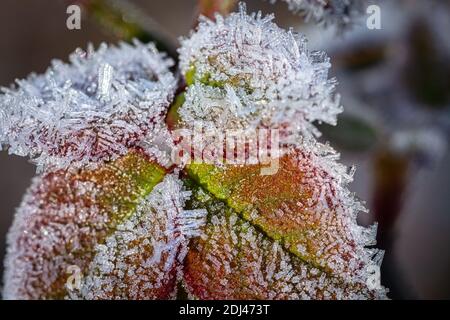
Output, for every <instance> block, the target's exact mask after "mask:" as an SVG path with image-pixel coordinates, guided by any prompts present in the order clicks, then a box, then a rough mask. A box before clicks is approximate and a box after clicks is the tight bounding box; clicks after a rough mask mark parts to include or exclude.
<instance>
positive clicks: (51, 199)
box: [3, 152, 165, 299]
mask: <svg viewBox="0 0 450 320" xmlns="http://www.w3.org/2000/svg"><path fill="white" fill-rule="evenodd" d="M164 175H165V169H164V168H163V167H161V166H160V165H158V164H156V163H155V162H152V161H149V158H148V157H147V156H146V155H142V154H140V153H137V152H131V153H129V154H128V155H126V156H124V157H121V158H119V159H117V160H115V161H113V162H111V163H108V164H105V165H102V166H101V167H99V168H98V169H96V170H87V169H84V170H79V171H78V172H68V171H67V170H59V171H56V172H52V173H48V174H45V175H43V176H38V177H36V178H34V180H33V183H32V186H31V188H30V189H29V190H28V192H27V193H26V195H25V197H24V199H23V201H22V204H21V205H20V207H19V209H18V211H17V213H16V216H15V219H14V223H13V225H12V227H11V229H10V232H9V234H8V249H7V256H6V258H5V273H4V284H5V285H4V290H3V297H4V298H6V299H51V298H57V299H61V298H63V297H65V296H66V295H67V290H66V282H67V280H68V277H69V276H70V274H68V273H67V270H68V268H69V267H70V266H76V267H77V268H79V269H80V271H81V273H82V274H83V275H84V274H85V272H86V270H87V268H88V267H89V264H90V262H91V261H92V260H93V259H94V250H93V249H94V248H96V246H97V245H99V244H103V243H104V241H105V239H106V238H107V237H108V236H110V235H111V234H112V233H114V231H115V230H116V229H117V226H120V225H123V224H124V223H126V222H127V221H128V220H129V219H131V218H132V217H133V216H134V215H135V214H136V212H137V209H136V208H138V207H139V206H140V204H141V203H142V201H143V199H145V198H146V197H147V196H148V195H149V194H150V192H152V190H153V188H154V186H155V185H157V184H158V183H159V182H160V181H162V179H163V177H164Z"/></svg>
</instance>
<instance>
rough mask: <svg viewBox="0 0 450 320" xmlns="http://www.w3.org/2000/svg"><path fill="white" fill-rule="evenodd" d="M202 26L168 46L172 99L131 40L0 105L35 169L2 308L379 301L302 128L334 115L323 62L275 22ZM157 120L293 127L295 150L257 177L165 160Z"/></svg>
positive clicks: (249, 171) (165, 76) (349, 224)
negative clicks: (62, 302)
mask: <svg viewBox="0 0 450 320" xmlns="http://www.w3.org/2000/svg"><path fill="white" fill-rule="evenodd" d="M216 20H217V21H216V22H212V21H209V20H202V21H201V23H200V25H199V27H198V29H197V30H196V31H195V32H193V33H192V34H191V36H190V38H188V39H184V40H183V43H182V47H181V48H180V58H181V59H180V61H181V64H180V68H181V71H182V72H183V73H184V74H185V80H186V83H187V84H188V85H187V86H186V88H183V87H180V88H179V89H180V91H181V90H184V92H182V93H181V94H180V96H179V97H178V98H177V99H175V98H174V92H175V90H176V89H177V81H176V77H175V76H173V75H172V73H171V71H170V69H169V68H170V67H171V66H172V65H171V62H170V61H169V60H167V59H165V58H164V56H163V55H161V54H160V53H158V52H157V51H156V50H155V48H154V47H153V46H152V45H143V44H140V43H135V44H134V45H132V46H130V45H121V46H119V47H109V48H107V47H105V46H102V47H101V48H100V49H99V51H98V52H95V53H94V52H93V51H92V50H91V51H90V52H89V53H88V54H87V56H82V57H80V56H76V57H74V56H72V57H73V58H72V59H71V63H70V64H61V63H58V64H57V65H56V66H54V67H53V68H52V69H50V71H48V72H47V73H46V74H44V75H41V76H33V77H31V78H30V79H28V80H24V81H20V82H19V83H20V85H19V87H18V88H15V89H10V90H6V93H5V94H4V95H2V96H1V98H0V99H1V100H0V106H1V109H0V110H1V121H2V127H1V130H0V132H1V133H2V135H1V137H2V143H3V144H4V145H5V146H7V147H9V148H10V150H11V152H14V153H17V154H21V155H29V156H31V157H32V158H33V159H36V157H38V158H37V159H38V160H37V163H38V164H39V165H40V166H41V167H42V169H43V172H42V173H41V174H40V175H39V176H37V177H36V178H35V179H34V180H33V183H32V185H31V187H30V189H29V190H28V192H27V193H26V195H25V197H24V199H23V202H22V204H21V206H20V207H19V209H18V211H17V213H16V217H15V221H14V223H13V226H12V228H11V230H10V233H9V236H8V245H9V246H8V252H7V257H6V261H5V266H6V271H5V279H4V281H5V286H4V292H3V294H4V297H5V298H8V299H62V298H73V299H170V298H177V297H185V296H187V297H189V298H193V299H384V298H386V292H387V290H386V289H385V288H384V287H382V286H381V284H379V281H378V282H377V279H373V270H374V268H379V266H380V263H381V259H380V257H381V256H382V252H381V251H378V250H377V249H373V248H368V246H373V245H374V244H375V235H376V225H374V226H373V227H370V228H364V227H361V226H359V225H358V224H357V221H356V219H357V215H358V214H359V212H360V211H365V209H364V207H363V205H362V204H361V203H360V202H359V201H358V200H356V199H355V196H354V195H353V194H351V193H350V191H349V190H348V188H347V184H348V183H349V182H350V181H351V180H352V176H353V170H350V171H349V170H348V169H347V168H345V167H344V166H342V165H340V164H338V163H337V160H338V158H339V155H338V154H337V153H336V152H335V151H334V150H333V149H332V148H331V147H329V146H327V145H323V144H319V143H318V142H317V141H316V140H315V136H316V135H318V134H319V132H318V131H317V129H315V127H314V126H313V124H312V122H314V121H323V122H327V123H334V122H335V121H336V115H337V114H338V113H339V112H341V111H342V109H341V107H340V106H339V102H338V99H337V97H336V96H335V94H334V83H335V82H334V80H329V79H328V76H327V71H328V68H329V61H328V59H327V58H326V57H325V55H324V54H323V53H311V52H309V51H308V50H307V48H306V41H305V40H304V38H303V37H301V36H299V35H297V34H295V33H293V32H288V31H285V30H282V29H280V28H279V27H277V26H276V25H275V24H274V23H273V22H272V21H271V20H272V16H268V17H263V16H262V15H261V14H256V15H255V14H253V15H248V14H247V13H246V11H245V8H244V7H242V6H241V8H240V11H239V12H238V13H233V14H231V15H230V16H228V17H220V16H217V17H216ZM264 68H266V69H264ZM180 97H181V98H180ZM214 108H219V109H218V110H217V114H218V115H221V122H218V121H216V118H215V115H216V114H214V112H215V111H214ZM167 115H170V116H169V117H168V118H167V120H170V121H172V124H173V125H175V127H180V126H181V127H183V126H188V127H189V126H190V125H192V123H193V122H197V121H198V122H200V123H201V124H203V125H206V126H211V127H215V128H218V129H220V130H228V129H235V128H239V127H247V129H248V128H250V129H257V128H258V127H259V126H275V127H276V126H292V127H293V128H295V131H296V133H297V135H296V137H297V139H296V140H290V141H284V143H283V148H282V153H281V154H280V155H276V157H278V162H279V169H278V170H277V171H276V172H274V173H273V174H272V175H270V176H264V175H261V174H260V172H261V165H259V164H252V165H249V164H248V165H240V166H234V165H229V164H223V165H220V166H216V165H214V164H206V163H201V162H197V163H191V164H189V165H185V166H184V165H183V166H182V165H176V164H173V163H171V162H170V159H168V157H167V154H169V153H170V152H171V150H172V147H173V146H174V144H175V143H176V142H177V141H173V140H172V136H171V135H170V134H169V129H168V126H167V125H166V121H165V119H166V116H167ZM24 124H26V126H25V125H24ZM74 267H75V268H74ZM71 270H79V272H80V274H79V276H80V277H79V281H78V282H75V285H73V283H71V280H72V274H71ZM378 280H379V279H378Z"/></svg>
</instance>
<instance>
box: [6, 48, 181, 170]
mask: <svg viewBox="0 0 450 320" xmlns="http://www.w3.org/2000/svg"><path fill="white" fill-rule="evenodd" d="M69 61H70V63H68V64H66V63H63V62H61V61H53V63H52V66H51V67H50V68H49V69H48V70H47V71H46V72H45V73H44V74H42V75H34V74H33V75H31V76H30V77H29V78H28V79H26V80H17V85H16V86H15V87H13V88H11V89H6V88H3V92H4V94H3V95H2V96H1V97H0V143H1V144H3V145H5V146H7V147H9V152H10V153H14V154H18V155H29V156H30V157H32V158H33V159H34V161H35V162H36V163H37V164H38V167H39V168H46V169H52V168H53V169H55V168H65V167H67V166H69V165H71V164H73V165H75V166H78V167H81V166H85V165H90V166H94V165H95V164H97V163H101V162H104V161H110V160H114V159H116V158H117V157H119V156H121V155H124V154H126V153H127V152H128V150H129V149H130V148H133V147H139V146H140V145H141V144H143V143H144V142H145V143H147V144H149V143H150V144H153V146H154V145H155V144H154V143H153V140H154V139H158V137H159V136H167V133H166V131H165V127H164V125H163V122H164V120H163V119H164V116H165V112H166V110H167V108H168V106H169V104H170V103H171V99H172V97H173V94H174V91H175V89H176V84H177V83H176V82H177V81H176V79H175V78H174V76H173V75H172V73H171V72H170V71H169V68H170V67H171V66H172V64H173V62H172V61H171V60H170V59H168V58H166V56H165V55H164V54H160V53H158V52H157V51H156V49H155V47H154V45H153V44H148V45H144V44H141V43H139V42H135V43H134V45H129V44H125V43H121V44H120V45H119V46H117V47H114V46H111V47H109V48H108V47H107V46H106V45H105V44H103V45H101V46H100V48H99V49H98V50H97V51H94V49H93V48H92V47H90V48H89V49H88V51H87V52H84V51H82V50H80V49H79V50H77V51H76V52H74V53H73V54H72V55H71V56H70V57H69ZM164 139H165V140H167V141H169V140H170V139H167V138H164Z"/></svg>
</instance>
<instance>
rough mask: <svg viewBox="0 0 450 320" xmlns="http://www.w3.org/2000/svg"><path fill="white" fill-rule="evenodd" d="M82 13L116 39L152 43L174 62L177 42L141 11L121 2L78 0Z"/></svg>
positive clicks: (122, 0)
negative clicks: (82, 9)
mask: <svg viewBox="0 0 450 320" xmlns="http://www.w3.org/2000/svg"><path fill="white" fill-rule="evenodd" d="M75 2H76V3H78V4H80V5H82V6H83V7H84V9H85V11H86V12H87V13H88V14H89V15H90V16H92V17H93V18H94V19H95V20H97V21H98V22H99V23H100V24H101V25H102V26H103V27H104V28H105V29H106V30H107V31H108V32H113V33H114V34H115V35H116V36H117V37H118V38H120V39H122V40H125V41H131V40H133V39H138V40H140V41H141V42H144V43H148V42H154V43H155V45H156V47H157V48H158V50H160V51H164V52H166V53H167V54H168V55H169V56H170V57H171V58H172V59H174V60H175V61H177V60H178V58H177V56H178V54H177V51H176V47H177V44H178V43H177V41H176V39H174V38H173V37H172V36H170V35H169V34H167V33H166V32H164V31H163V28H162V27H161V26H160V25H159V24H158V23H156V22H155V21H154V20H153V19H152V18H150V17H148V16H146V15H144V14H143V13H142V10H139V9H138V8H136V7H134V6H133V5H131V4H130V3H128V2H127V1H124V0H78V1H75Z"/></svg>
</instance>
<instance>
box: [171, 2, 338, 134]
mask: <svg viewBox="0 0 450 320" xmlns="http://www.w3.org/2000/svg"><path fill="white" fill-rule="evenodd" d="M272 19H273V16H272V15H269V16H266V17H263V16H262V15H261V13H258V14H252V15H248V14H247V13H246V12H245V6H244V5H242V4H241V7H240V12H238V13H233V14H231V15H230V16H228V17H226V18H223V17H221V16H217V17H216V22H213V21H210V20H207V19H203V20H202V21H201V22H200V25H199V26H198V30H197V31H196V32H194V33H193V34H192V35H191V37H190V38H187V39H184V40H183V41H182V46H181V49H180V64H181V69H182V71H183V73H184V74H185V75H186V79H187V83H188V85H189V86H188V88H187V91H186V97H185V98H186V101H185V103H184V105H183V106H182V107H181V108H180V110H179V113H180V117H181V119H182V120H183V121H185V123H187V124H192V123H193V122H201V124H204V125H205V126H216V127H220V128H225V129H242V128H247V127H249V126H250V127H255V126H258V125H266V126H272V127H276V126H280V125H289V126H290V127H291V128H292V129H294V130H295V131H298V132H301V134H302V135H305V136H311V135H314V134H315V135H319V132H318V131H317V130H316V129H315V128H314V126H313V125H312V124H311V123H312V122H314V121H319V122H326V123H330V124H335V123H336V116H337V114H339V113H340V112H342V108H341V106H340V104H339V96H337V95H336V94H335V93H334V90H335V80H334V79H329V78H328V70H329V68H330V66H331V65H330V62H329V58H328V57H327V56H326V55H325V53H323V52H310V51H309V50H308V49H307V41H306V39H305V38H304V37H303V36H302V35H300V34H297V33H294V32H292V31H286V30H283V29H281V28H279V27H278V26H277V25H276V24H274V23H273V22H272Z"/></svg>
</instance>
